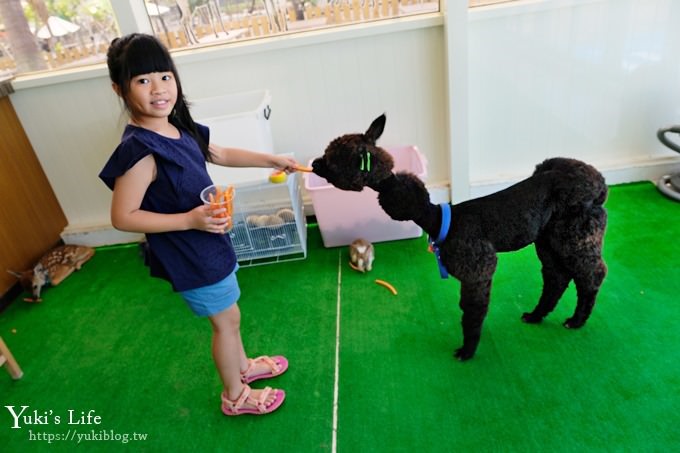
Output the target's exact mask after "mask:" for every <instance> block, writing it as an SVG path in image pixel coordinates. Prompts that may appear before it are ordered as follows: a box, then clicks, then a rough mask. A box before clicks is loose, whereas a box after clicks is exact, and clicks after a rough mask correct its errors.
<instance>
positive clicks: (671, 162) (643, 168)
mask: <svg viewBox="0 0 680 453" xmlns="http://www.w3.org/2000/svg"><path fill="white" fill-rule="evenodd" d="M595 166H596V167H597V168H598V170H600V172H602V175H603V176H604V179H605V180H606V181H607V184H609V185H612V184H624V183H629V182H639V181H652V182H654V183H655V184H656V182H657V181H658V180H659V179H660V178H661V177H662V176H664V175H667V174H669V173H674V172H680V158H677V157H660V158H655V159H646V160H628V161H622V162H616V163H602V164H599V165H598V164H595ZM526 177H527V175H515V176H513V177H509V178H503V179H498V180H486V181H473V182H472V183H471V184H470V197H471V198H477V197H482V196H485V195H489V194H491V193H494V192H498V191H499V190H502V189H505V188H506V187H508V186H510V185H512V184H514V183H516V182H518V181H520V180H522V179H524V178H526Z"/></svg>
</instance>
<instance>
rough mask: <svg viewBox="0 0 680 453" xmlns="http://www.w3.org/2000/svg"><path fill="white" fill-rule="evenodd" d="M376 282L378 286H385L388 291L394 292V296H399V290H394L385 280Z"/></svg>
mask: <svg viewBox="0 0 680 453" xmlns="http://www.w3.org/2000/svg"><path fill="white" fill-rule="evenodd" d="M375 282H376V283H377V284H378V285H381V286H384V287H385V288H387V289H389V290H390V291H392V294H394V295H395V296H396V295H397V290H396V289H394V286H392V285H390V284H389V283H387V282H386V281H385V280H376V281H375Z"/></svg>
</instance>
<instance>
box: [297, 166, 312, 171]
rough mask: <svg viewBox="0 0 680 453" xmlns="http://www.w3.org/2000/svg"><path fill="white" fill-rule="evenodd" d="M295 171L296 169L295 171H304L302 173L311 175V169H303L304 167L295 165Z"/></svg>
mask: <svg viewBox="0 0 680 453" xmlns="http://www.w3.org/2000/svg"><path fill="white" fill-rule="evenodd" d="M295 169H296V170H297V171H304V172H307V173H311V172H312V167H305V166H304V165H296V166H295Z"/></svg>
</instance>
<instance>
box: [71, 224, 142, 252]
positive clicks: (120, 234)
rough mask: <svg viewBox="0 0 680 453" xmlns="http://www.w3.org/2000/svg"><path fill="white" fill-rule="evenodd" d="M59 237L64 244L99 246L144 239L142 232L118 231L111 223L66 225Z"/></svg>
mask: <svg viewBox="0 0 680 453" xmlns="http://www.w3.org/2000/svg"><path fill="white" fill-rule="evenodd" d="M61 239H62V240H63V241H64V243H65V244H78V245H87V246H90V247H101V246H105V245H117V244H129V243H132V242H140V241H142V240H143V239H144V235H143V234H139V233H126V232H124V231H118V230H116V229H115V228H113V226H111V225H98V226H88V227H81V228H77V227H71V226H69V227H66V229H65V230H64V231H63V232H62V233H61Z"/></svg>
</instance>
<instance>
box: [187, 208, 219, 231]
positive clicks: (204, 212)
mask: <svg viewBox="0 0 680 453" xmlns="http://www.w3.org/2000/svg"><path fill="white" fill-rule="evenodd" d="M226 211H227V209H226V208H216V209H213V208H211V207H210V206H209V205H207V204H206V205H200V206H197V207H195V208H194V209H192V210H191V211H189V212H187V215H188V216H189V224H190V227H191V228H192V229H194V230H201V231H207V232H208V233H220V234H223V233H224V231H225V230H226V228H227V222H228V221H229V218H228V217H216V216H217V215H219V214H222V213H224V212H226Z"/></svg>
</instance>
